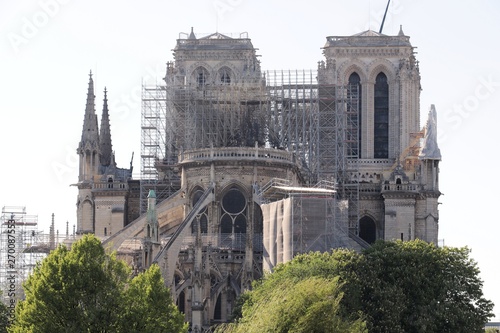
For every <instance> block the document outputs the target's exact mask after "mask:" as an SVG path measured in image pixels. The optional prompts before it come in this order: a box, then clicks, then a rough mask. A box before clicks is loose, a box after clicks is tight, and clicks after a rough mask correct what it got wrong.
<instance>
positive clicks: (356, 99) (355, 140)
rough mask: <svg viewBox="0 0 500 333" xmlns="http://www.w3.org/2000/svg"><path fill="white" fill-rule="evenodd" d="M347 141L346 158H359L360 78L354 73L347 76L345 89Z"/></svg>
mask: <svg viewBox="0 0 500 333" xmlns="http://www.w3.org/2000/svg"><path fill="white" fill-rule="evenodd" d="M347 94H348V101H349V103H348V105H347V140H348V142H349V144H348V151H347V155H348V157H361V156H359V152H360V151H361V78H360V77H359V75H358V73H356V72H354V73H352V74H351V75H350V76H349V87H348V89H347Z"/></svg>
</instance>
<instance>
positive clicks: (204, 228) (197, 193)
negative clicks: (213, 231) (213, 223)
mask: <svg viewBox="0 0 500 333" xmlns="http://www.w3.org/2000/svg"><path fill="white" fill-rule="evenodd" d="M203 193H205V189H204V188H203V187H202V186H201V185H195V186H193V187H192V188H191V189H190V190H189V194H188V198H189V203H190V205H191V207H194V206H195V205H196V203H197V202H198V200H199V199H200V198H201V196H202V195H203ZM208 221H209V218H208V205H207V206H205V209H203V210H202V211H200V213H199V214H198V215H197V219H196V220H195V221H193V223H192V224H191V233H192V234H195V233H196V231H197V230H198V229H197V228H198V225H199V226H200V228H201V233H202V234H206V233H208Z"/></svg>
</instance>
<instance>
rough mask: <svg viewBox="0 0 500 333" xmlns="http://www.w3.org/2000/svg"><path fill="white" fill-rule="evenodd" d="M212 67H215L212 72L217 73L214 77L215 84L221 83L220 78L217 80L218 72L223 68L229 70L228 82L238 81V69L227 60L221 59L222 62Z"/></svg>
mask: <svg viewBox="0 0 500 333" xmlns="http://www.w3.org/2000/svg"><path fill="white" fill-rule="evenodd" d="M214 69H215V70H214V72H215V73H217V75H216V77H217V78H216V84H221V83H220V80H219V74H220V73H221V71H222V70H224V69H226V70H229V72H230V74H231V82H230V83H231V84H235V83H237V82H238V81H239V76H238V70H237V69H236V67H235V66H234V65H233V64H232V63H230V62H229V61H222V62H220V63H218V64H217V65H216V66H215V67H214Z"/></svg>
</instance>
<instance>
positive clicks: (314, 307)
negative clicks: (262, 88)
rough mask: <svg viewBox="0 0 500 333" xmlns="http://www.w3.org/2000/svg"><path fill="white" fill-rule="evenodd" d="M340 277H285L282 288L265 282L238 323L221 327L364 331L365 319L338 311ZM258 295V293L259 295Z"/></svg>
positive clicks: (256, 331) (253, 331) (298, 332)
mask: <svg viewBox="0 0 500 333" xmlns="http://www.w3.org/2000/svg"><path fill="white" fill-rule="evenodd" d="M337 280H338V279H333V280H331V279H325V278H321V277H312V278H309V279H305V280H300V281H293V280H292V279H285V280H282V281H281V283H280V286H279V288H274V285H273V286H271V284H269V285H268V284H266V283H265V282H264V283H263V284H261V285H260V286H259V287H258V288H256V289H255V293H251V294H249V295H251V297H250V298H248V302H247V303H246V304H245V305H244V307H243V317H242V318H241V320H240V321H239V322H238V323H237V324H228V325H225V326H222V327H220V328H218V332H226V333H229V332H230V333H239V332H248V333H262V332H277V333H287V332H290V333H306V332H307V333H323V332H332V333H335V332H338V333H362V332H366V328H365V324H364V322H363V321H362V320H360V319H358V320H356V321H353V322H350V321H347V320H344V319H343V318H342V317H341V316H340V315H339V314H338V311H339V304H340V300H341V299H342V293H341V292H340V289H339V285H338V281H337ZM257 294H258V295H257Z"/></svg>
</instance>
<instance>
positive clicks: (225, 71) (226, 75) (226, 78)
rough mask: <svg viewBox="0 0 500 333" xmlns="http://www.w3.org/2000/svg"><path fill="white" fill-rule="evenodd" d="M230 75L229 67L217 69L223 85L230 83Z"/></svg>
mask: <svg viewBox="0 0 500 333" xmlns="http://www.w3.org/2000/svg"><path fill="white" fill-rule="evenodd" d="M231 76H232V73H231V70H230V69H229V68H227V67H222V68H221V69H220V70H219V79H220V83H221V84H224V85H229V84H231Z"/></svg>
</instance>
